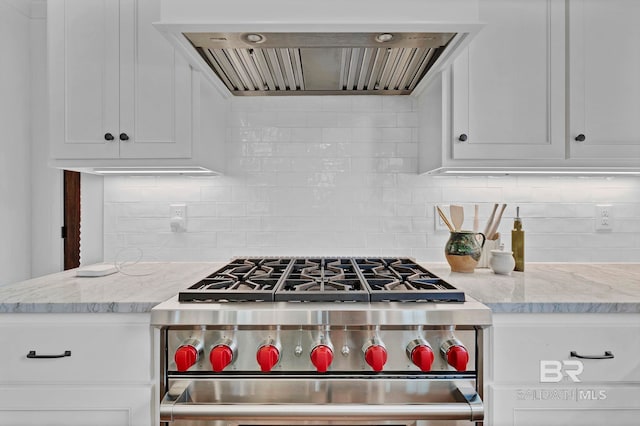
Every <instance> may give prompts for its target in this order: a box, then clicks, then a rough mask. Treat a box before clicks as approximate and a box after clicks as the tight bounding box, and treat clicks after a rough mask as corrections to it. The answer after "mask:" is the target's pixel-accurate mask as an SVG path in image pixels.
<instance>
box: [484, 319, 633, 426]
mask: <svg viewBox="0 0 640 426" xmlns="http://www.w3.org/2000/svg"><path fill="white" fill-rule="evenodd" d="M493 320H494V325H493V327H492V328H491V330H490V332H489V337H488V339H489V342H490V343H489V344H488V345H487V352H488V354H486V356H488V359H489V360H490V361H489V363H488V364H489V365H488V367H487V371H486V380H485V399H486V401H487V404H488V413H487V418H486V422H487V424H488V425H491V426H525V425H531V426H533V425H545V426H549V425H551V426H553V425H558V426H561V425H562V426H566V425H594V426H595V425H604V424H610V425H616V426H626V425H637V424H638V418H640V404H638V401H640V355H639V354H640V315H638V314H560V313H558V314H494V317H493Z"/></svg>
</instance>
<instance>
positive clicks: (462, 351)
mask: <svg viewBox="0 0 640 426" xmlns="http://www.w3.org/2000/svg"><path fill="white" fill-rule="evenodd" d="M440 350H441V351H442V354H443V355H444V356H445V358H446V359H447V362H448V363H449V365H450V366H452V367H453V368H455V369H456V370H457V371H465V370H466V369H467V363H468V362H469V352H468V351H467V349H466V348H465V347H464V345H463V344H462V342H460V341H459V340H458V339H455V338H454V339H450V340H447V341H446V342H444V343H443V344H442V346H441V348H440Z"/></svg>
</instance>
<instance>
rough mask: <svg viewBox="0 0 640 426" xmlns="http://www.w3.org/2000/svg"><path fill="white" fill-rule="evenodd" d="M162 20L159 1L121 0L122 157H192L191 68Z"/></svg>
mask: <svg viewBox="0 0 640 426" xmlns="http://www.w3.org/2000/svg"><path fill="white" fill-rule="evenodd" d="M159 20H160V2H158V1H157V0H121V1H120V22H121V29H122V30H121V34H120V36H121V39H120V60H121V63H120V133H124V134H126V135H127V136H128V137H129V139H128V140H127V141H122V142H121V143H120V157H121V158H189V157H190V156H191V127H192V123H191V114H192V111H191V108H192V107H191V99H192V97H191V70H190V67H189V64H188V63H187V62H186V60H185V59H184V58H183V57H182V56H180V55H179V54H178V53H177V52H176V51H175V50H174V48H173V47H172V46H171V44H170V43H169V41H168V40H166V39H165V38H164V37H163V36H162V35H161V34H160V32H159V31H158V30H156V29H155V28H154V27H153V25H152V23H153V22H157V21H159Z"/></svg>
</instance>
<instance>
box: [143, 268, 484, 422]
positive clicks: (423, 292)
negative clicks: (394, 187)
mask: <svg viewBox="0 0 640 426" xmlns="http://www.w3.org/2000/svg"><path fill="white" fill-rule="evenodd" d="M151 321H152V325H153V326H155V327H157V328H159V329H160V348H159V349H160V354H161V357H160V358H161V363H160V364H161V372H160V376H161V383H160V388H161V390H162V395H163V396H162V400H161V404H160V414H161V420H162V421H163V422H166V424H171V425H174V424H175V425H190V424H198V425H200V424H206V425H216V426H218V425H240V424H245V423H244V422H246V421H249V423H250V424H255V425H262V424H265V425H266V424H280V425H285V424H286V425H290V424H291V425H293V424H295V425H300V424H305V425H306V424H344V422H347V421H348V422H349V423H350V424H367V425H369V424H393V425H421V426H422V425H429V424H431V423H430V421H431V420H433V419H440V420H442V419H447V420H451V421H452V422H454V423H451V424H457V423H455V422H456V421H464V422H465V423H467V422H469V421H473V422H477V421H481V420H482V417H483V403H482V399H481V396H482V392H481V389H482V371H483V362H482V333H483V329H484V328H485V327H487V326H489V325H490V324H491V312H490V310H489V309H488V308H487V307H486V306H484V305H482V304H481V303H479V302H477V301H475V300H473V299H471V298H469V297H467V296H465V294H464V292H462V291H460V290H458V289H456V288H455V287H453V286H452V285H450V284H449V283H447V282H446V281H444V280H443V279H441V278H439V277H437V276H436V275H434V274H432V273H431V272H429V271H428V270H427V269H425V268H424V267H422V266H421V265H419V264H418V263H417V262H415V261H414V260H412V259H410V258H391V257H381V258H365V257H352V258H343V257H304V258H302V257H300V258H298V257H287V258H257V257H243V258H237V259H233V260H232V261H231V262H229V263H228V264H226V265H224V266H222V267H221V268H219V269H218V270H216V271H215V272H214V273H212V274H210V275H209V276H207V277H204V278H203V279H201V280H199V281H198V282H196V283H186V285H185V289H184V290H183V291H181V292H180V293H179V294H178V295H176V296H175V297H173V298H172V299H170V300H168V301H166V302H164V303H162V304H160V305H158V306H157V307H155V308H154V309H153V310H152V315H151ZM409 384H410V385H409ZM362 389H367V392H366V394H362V393H361V390H362ZM390 392H391V393H390ZM283 404H284V405H285V406H286V409H284V408H283ZM214 418H215V419H216V420H212V419H214ZM190 422H194V423H190ZM197 422H205V423H197ZM319 422H320V423H319ZM437 424H440V423H437ZM463 424H464V423H463Z"/></svg>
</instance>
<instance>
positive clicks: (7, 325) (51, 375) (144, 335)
mask: <svg viewBox="0 0 640 426" xmlns="http://www.w3.org/2000/svg"><path fill="white" fill-rule="evenodd" d="M149 319H150V317H149V314H116V313H114V314H80V313H78V314H1V315H0V347H1V348H2V351H0V425H12V426H18V425H20V426H22V425H38V426H41V425H47V426H58V425H60V426H63V425H64V426H69V425H83V426H87V425H104V426H114V425H127V426H149V425H152V424H153V421H152V419H153V418H154V412H153V408H152V407H154V404H153V402H154V401H155V399H154V396H153V395H154V384H153V383H154V373H153V371H154V369H153V367H152V365H153V362H152V360H153V359H154V358H153V356H152V353H153V346H152V341H153V333H152V330H151V327H150V325H149Z"/></svg>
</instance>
